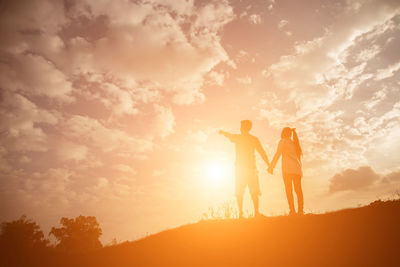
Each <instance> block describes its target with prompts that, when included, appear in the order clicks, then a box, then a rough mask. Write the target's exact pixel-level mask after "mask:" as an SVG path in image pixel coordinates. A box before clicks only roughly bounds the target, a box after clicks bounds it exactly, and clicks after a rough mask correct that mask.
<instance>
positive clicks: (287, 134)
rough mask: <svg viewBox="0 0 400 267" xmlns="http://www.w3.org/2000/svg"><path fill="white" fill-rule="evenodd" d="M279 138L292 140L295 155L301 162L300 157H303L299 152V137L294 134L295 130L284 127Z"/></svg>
mask: <svg viewBox="0 0 400 267" xmlns="http://www.w3.org/2000/svg"><path fill="white" fill-rule="evenodd" d="M281 138H292V140H293V142H294V145H295V148H296V155H297V158H298V159H299V160H301V156H302V155H303V151H302V150H301V146H300V141H299V137H298V136H297V133H296V128H292V129H291V128H289V127H285V128H283V130H282V133H281Z"/></svg>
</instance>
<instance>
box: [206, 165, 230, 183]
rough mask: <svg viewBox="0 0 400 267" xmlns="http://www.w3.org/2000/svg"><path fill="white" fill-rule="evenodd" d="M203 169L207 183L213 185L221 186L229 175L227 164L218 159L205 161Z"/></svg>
mask: <svg viewBox="0 0 400 267" xmlns="http://www.w3.org/2000/svg"><path fill="white" fill-rule="evenodd" d="M204 171H205V176H206V179H207V182H208V184H209V185H210V186H213V187H217V186H221V185H222V184H223V183H224V182H226V180H227V177H228V175H229V169H228V166H227V164H226V163H225V162H223V161H218V160H213V161H209V162H207V163H206V164H205V166H204Z"/></svg>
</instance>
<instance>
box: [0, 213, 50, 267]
mask: <svg viewBox="0 0 400 267" xmlns="http://www.w3.org/2000/svg"><path fill="white" fill-rule="evenodd" d="M48 243H49V241H48V240H47V239H45V238H44V234H43V232H42V230H41V229H40V227H39V225H37V224H36V223H35V222H34V221H32V220H29V219H27V218H26V216H21V218H19V219H18V220H15V221H11V222H3V223H2V224H1V233H0V258H1V260H0V265H1V266H24V265H25V264H28V263H31V262H32V260H33V258H35V257H38V256H39V255H41V254H42V253H43V252H44V251H45V250H46V248H47V245H48Z"/></svg>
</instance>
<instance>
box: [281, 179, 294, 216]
mask: <svg viewBox="0 0 400 267" xmlns="http://www.w3.org/2000/svg"><path fill="white" fill-rule="evenodd" d="M283 182H284V183H285V191H286V198H287V201H288V204H289V214H294V213H296V211H295V210H294V203H293V186H292V177H291V175H288V174H283Z"/></svg>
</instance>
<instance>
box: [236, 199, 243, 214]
mask: <svg viewBox="0 0 400 267" xmlns="http://www.w3.org/2000/svg"><path fill="white" fill-rule="evenodd" d="M236 201H237V205H238V209H239V218H242V217H243V194H239V193H237V194H236Z"/></svg>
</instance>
